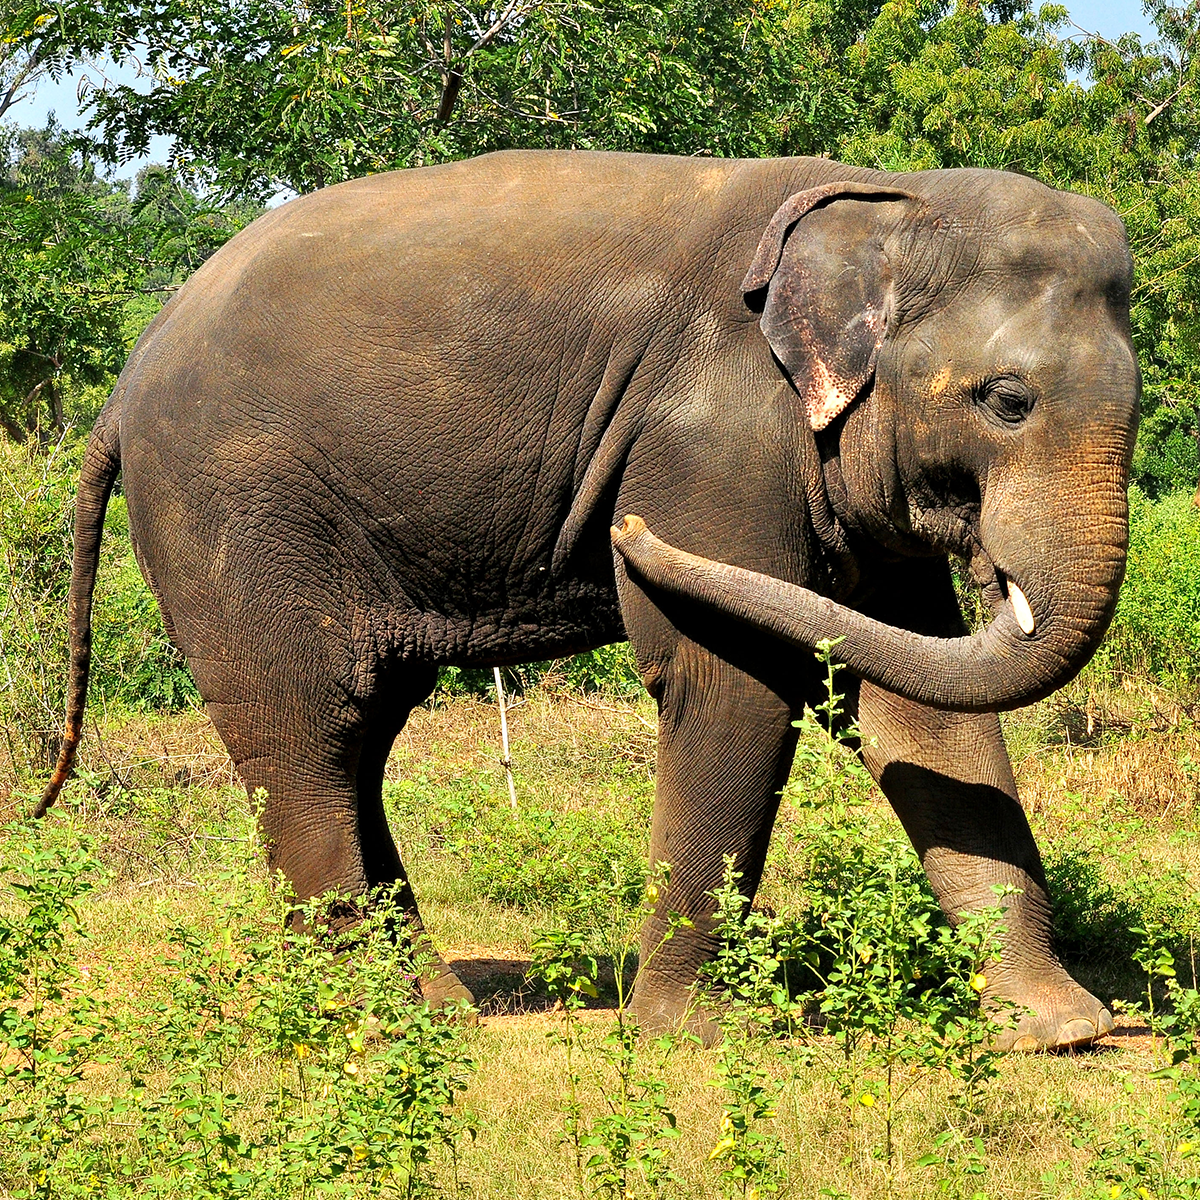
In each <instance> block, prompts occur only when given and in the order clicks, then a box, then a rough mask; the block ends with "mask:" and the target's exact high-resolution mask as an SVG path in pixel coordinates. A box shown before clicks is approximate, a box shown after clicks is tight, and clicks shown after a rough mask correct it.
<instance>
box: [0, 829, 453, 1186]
mask: <svg viewBox="0 0 1200 1200" xmlns="http://www.w3.org/2000/svg"><path fill="white" fill-rule="evenodd" d="M60 819H61V818H60ZM3 833H4V835H5V840H4V842H3V843H0V845H3V849H4V861H3V862H2V863H0V1121H3V1122H4V1125H5V1127H6V1128H7V1129H8V1130H9V1131H10V1132H11V1135H12V1136H10V1137H8V1138H6V1139H4V1140H3V1143H2V1144H0V1191H2V1192H3V1194H4V1195H6V1196H16V1197H29V1198H30V1200H32V1198H33V1197H39V1198H46V1200H49V1198H51V1197H60V1196H61V1197H66V1196H92V1195H106V1196H127V1195H133V1194H152V1195H159V1196H175V1195H186V1196H199V1197H212V1198H214V1200H215V1198H216V1197H223V1198H233V1197H246V1198H247V1200H249V1198H250V1197H264V1198H265V1197H272V1198H274V1197H305V1196H312V1195H324V1196H346V1197H351V1196H363V1195H379V1194H381V1193H384V1194H388V1195H393V1196H397V1197H405V1198H407V1197H414V1196H418V1195H424V1194H427V1193H429V1192H431V1191H433V1190H435V1188H434V1184H433V1181H432V1178H431V1176H432V1163H433V1161H434V1160H435V1159H437V1158H439V1157H445V1156H453V1154H454V1150H455V1146H456V1143H457V1141H458V1139H459V1138H460V1137H461V1136H462V1134H463V1133H464V1132H466V1130H467V1128H468V1126H467V1125H466V1124H465V1123H464V1121H463V1119H462V1117H461V1116H460V1115H459V1110H458V1108H457V1107H456V1102H457V1100H458V1097H459V1095H460V1093H461V1092H462V1091H463V1090H464V1089H465V1088H466V1084H467V1076H468V1074H469V1072H470V1070H471V1069H472V1067H473V1063H472V1061H471V1059H470V1058H469V1057H468V1055H467V1052H466V1047H465V1044H464V1042H463V1037H462V1033H461V1031H460V1029H459V1028H458V1027H456V1025H455V1024H454V1023H452V1022H448V1021H447V1020H446V1019H445V1018H444V1017H439V1016H437V1015H435V1014H433V1013H431V1012H430V1010H429V1008H428V1007H427V1006H426V1005H425V1004H424V1003H423V1002H422V1001H421V999H420V996H419V993H418V991H417V987H416V979H417V976H418V974H419V972H420V969H421V966H420V963H419V962H415V961H414V959H413V957H412V955H411V952H410V951H409V949H408V948H407V944H406V943H405V941H404V940H403V939H400V938H397V937H396V936H395V932H396V930H397V928H398V927H399V925H400V923H401V922H402V918H401V916H400V913H399V911H398V909H397V908H396V906H395V903H394V900H393V898H392V897H391V896H389V895H386V894H380V895H378V896H376V897H374V898H373V899H372V901H371V904H370V905H369V906H367V907H365V908H364V907H362V906H359V915H361V916H362V920H361V921H360V922H359V923H358V924H356V925H355V926H354V927H353V928H351V929H349V930H347V931H346V932H345V933H344V934H342V935H340V936H339V935H338V934H336V933H334V932H332V931H331V930H330V929H329V928H328V926H327V925H326V923H325V917H326V915H327V914H328V912H329V911H330V906H331V904H332V903H333V898H332V897H325V898H322V899H320V900H317V901H314V902H313V903H312V904H310V905H305V906H304V908H303V914H304V916H305V921H306V927H307V929H308V931H309V932H305V933H298V932H294V931H290V930H289V927H288V922H287V921H286V919H285V918H286V916H287V915H288V912H289V910H290V909H291V908H292V902H291V901H290V898H289V897H288V895H287V894H286V891H284V890H283V889H279V890H278V891H277V892H276V895H275V896H274V897H272V896H271V895H269V894H268V892H267V891H266V889H265V888H264V887H263V885H262V873H261V872H260V871H259V870H258V869H257V856H256V855H254V854H253V842H251V843H250V844H249V846H247V847H245V849H246V850H247V853H246V855H245V857H244V858H243V861H242V862H241V863H240V864H239V868H238V870H237V871H236V872H234V873H233V874H232V877H231V878H229V879H228V880H227V881H226V882H227V887H226V889H225V895H224V896H223V897H222V898H221V899H220V900H219V902H218V904H217V905H216V906H215V907H216V911H215V912H213V913H212V914H211V920H209V921H201V922H196V921H179V922H177V923H176V925H175V927H174V929H173V930H172V932H171V935H170V947H169V949H167V950H166V952H165V953H163V952H160V953H159V954H158V955H157V963H156V965H157V966H158V968H159V976H160V981H161V982H160V985H159V986H158V987H157V988H156V989H154V994H153V996H150V997H133V998H131V999H132V1003H131V1004H130V1005H128V1006H117V1005H114V1004H112V1003H111V1002H110V1001H109V1000H108V999H107V998H106V997H105V995H104V990H103V980H102V978H98V977H97V976H99V975H101V974H102V973H100V972H96V973H95V974H91V973H89V972H87V971H83V970H81V969H80V968H79V967H78V966H77V962H76V960H77V958H78V956H79V953H80V948H81V942H82V939H83V938H84V936H85V932H84V929H83V922H82V918H81V916H80V914H79V912H78V910H77V908H76V904H77V903H78V901H79V900H80V898H81V897H82V896H84V895H85V894H86V893H87V892H88V890H89V889H90V888H91V886H92V883H93V880H94V877H95V875H96V872H97V870H98V866H99V864H98V863H97V862H96V860H95V859H94V858H93V857H92V855H91V852H90V848H89V846H88V844H87V842H86V840H84V839H80V838H79V837H77V836H74V835H73V833H72V831H71V829H70V827H69V826H68V828H67V829H66V830H63V829H62V827H61V825H60V826H59V828H58V829H54V830H52V831H51V836H50V837H49V838H48V835H47V829H46V826H45V825H43V824H40V823H36V824H35V823H26V824H10V825H8V826H6V827H5V828H4V829H3ZM48 841H49V842H50V844H49V845H48V844H47V842H48ZM337 903H338V904H339V905H340V906H341V908H342V909H343V910H344V909H345V908H346V906H347V904H348V901H347V900H346V899H345V898H338V901H337ZM97 1065H99V1066H106V1067H108V1068H109V1074H110V1078H112V1080H113V1082H117V1083H118V1085H119V1086H120V1089H121V1090H120V1091H119V1093H118V1094H117V1095H115V1096H105V1095H102V1094H99V1093H98V1092H97V1091H96V1088H95V1085H94V1083H91V1082H90V1081H89V1069H90V1068H92V1067H94V1066H97ZM264 1072H265V1074H266V1077H267V1078H266V1080H265V1082H266V1085H267V1086H266V1088H265V1089H264V1087H263V1083H264V1080H263V1079H262V1075H263V1073H264ZM256 1073H257V1074H256ZM90 1074H91V1075H93V1076H94V1074H95V1072H94V1071H91V1072H90Z"/></svg>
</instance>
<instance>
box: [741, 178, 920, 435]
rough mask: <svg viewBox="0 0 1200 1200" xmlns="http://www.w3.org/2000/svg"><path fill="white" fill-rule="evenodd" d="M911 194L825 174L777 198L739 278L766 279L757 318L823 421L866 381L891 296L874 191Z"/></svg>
mask: <svg viewBox="0 0 1200 1200" xmlns="http://www.w3.org/2000/svg"><path fill="white" fill-rule="evenodd" d="M915 199H916V198H915V197H914V196H912V195H911V194H910V193H908V192H902V191H899V190H897V189H895V188H885V187H876V186H875V185H873V184H869V183H850V182H842V183H827V184H825V185H824V186H822V187H817V188H812V189H811V190H809V191H807V192H798V193H797V194H796V195H794V196H792V197H790V198H789V199H788V200H785V201H784V203H783V204H781V205H780V207H779V209H778V210H777V211H776V213H775V215H774V216H773V217H772V218H771V222H770V224H769V225H768V226H767V228H766V230H765V232H764V233H763V235H762V239H761V240H760V241H759V243H758V251H757V253H756V254H755V255H754V262H753V263H751V265H750V270H749V271H747V272H746V277H745V279H743V280H742V291H743V292H744V293H745V294H746V295H750V294H751V293H754V292H758V291H761V290H762V289H763V288H766V289H767V295H766V300H765V302H764V304H763V309H762V318H761V320H760V321H759V326H760V327H761V329H762V331H763V333H764V334H766V337H767V341H768V342H770V344H771V349H772V350H773V351H774V352H775V357H776V358H778V359H779V361H780V362H781V363H782V364H783V366H784V368H785V369H786V370H787V373H788V375H789V376H790V377H791V381H792V384H793V386H794V387H795V388H796V391H797V392H799V393H800V398H801V399H802V400H803V402H804V405H805V408H806V409H807V411H808V419H809V421H810V422H811V424H812V427H813V428H814V429H824V428H825V426H826V425H828V424H829V422H830V421H832V420H833V419H834V417H836V416H837V415H838V413H840V412H842V411H843V409H845V408H846V406H847V405H848V404H850V402H851V401H852V400H853V399H854V398H855V397H856V396H858V395H859V394H860V393H861V392H862V390H863V388H865V387H866V385H867V384H868V383H869V382H870V380H871V378H872V376H873V375H874V373H875V361H876V359H877V358H878V356H879V348H880V346H882V345H883V338H884V334H885V333H886V330H887V324H888V319H889V315H890V308H891V303H892V276H891V271H890V269H889V266H888V261H887V256H886V255H885V254H884V250H883V232H884V231H883V222H882V221H881V220H880V217H881V215H882V214H881V212H880V209H879V204H880V202H881V201H897V200H907V201H914V200H915Z"/></svg>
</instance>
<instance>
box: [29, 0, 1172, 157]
mask: <svg viewBox="0 0 1200 1200" xmlns="http://www.w3.org/2000/svg"><path fill="white" fill-rule="evenodd" d="M1063 2H1064V3H1065V4H1066V7H1067V10H1068V11H1069V12H1070V14H1071V17H1072V19H1073V20H1074V21H1075V22H1076V24H1078V25H1080V26H1082V27H1083V28H1084V29H1086V30H1088V32H1089V33H1099V34H1101V35H1102V36H1104V37H1109V38H1115V37H1117V36H1119V35H1120V34H1122V33H1128V32H1131V31H1132V32H1137V33H1140V34H1141V35H1142V36H1143V37H1144V38H1149V37H1151V36H1153V33H1154V30H1153V29H1152V28H1151V25H1150V22H1149V20H1148V19H1147V18H1146V16H1145V14H1144V13H1143V12H1142V6H1141V3H1140V0H1063ZM115 75H116V77H117V78H119V79H121V80H122V81H123V82H132V81H133V78H134V74H133V72H132V70H128V69H126V70H122V71H119V72H116V73H115ZM77 86H78V78H77V77H75V76H72V77H68V78H65V79H61V80H59V81H58V82H57V83H55V82H53V81H51V80H44V81H43V82H42V83H41V84H40V85H39V86H38V87H37V89H36V91H34V92H33V93H32V94H31V95H29V96H28V97H26V99H25V100H23V101H22V102H21V103H20V104H19V105H18V106H17V107H15V108H13V109H10V110H9V113H8V115H9V117H10V119H11V120H13V121H16V122H17V123H18V124H21V125H41V124H43V123H44V122H45V120H46V116H47V114H48V113H50V112H54V113H55V115H56V116H57V117H58V119H59V121H60V122H61V123H62V124H63V125H65V126H67V127H68V128H77V127H78V126H80V125H81V124H82V123H83V122H82V120H81V119H80V117H79V116H78V109H77V104H76V99H75V89H76V87H77ZM169 146H170V142H169V140H168V139H167V138H155V139H154V143H153V144H152V145H151V148H150V149H151V153H150V155H149V156H148V158H145V159H140V160H138V161H137V162H135V163H131V164H130V165H129V166H128V167H126V168H122V169H121V170H120V171H118V174H121V175H132V174H133V172H134V171H136V170H137V168H138V167H139V166H141V165H142V164H143V163H145V162H154V161H159V162H161V161H163V160H164V159H165V158H166V156H167V151H168V149H169Z"/></svg>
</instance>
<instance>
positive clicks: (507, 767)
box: [492, 667, 517, 812]
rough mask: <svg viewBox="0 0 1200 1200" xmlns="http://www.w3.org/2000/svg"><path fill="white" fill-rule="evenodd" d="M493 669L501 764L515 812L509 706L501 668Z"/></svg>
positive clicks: (515, 795) (515, 799)
mask: <svg viewBox="0 0 1200 1200" xmlns="http://www.w3.org/2000/svg"><path fill="white" fill-rule="evenodd" d="M492 671H493V672H494V674H495V676H496V700H497V701H498V702H499V704H500V743H501V745H502V746H503V747H504V757H503V758H502V759H501V760H500V765H501V766H502V767H503V768H504V775H505V777H506V778H507V779H508V802H509V804H511V805H512V810H513V812H516V811H517V785H516V784H515V783H513V773H512V755H510V754H509V752H508V706H507V705H506V704H505V702H504V684H503V683H502V682H501V680H500V668H499V667H493V668H492Z"/></svg>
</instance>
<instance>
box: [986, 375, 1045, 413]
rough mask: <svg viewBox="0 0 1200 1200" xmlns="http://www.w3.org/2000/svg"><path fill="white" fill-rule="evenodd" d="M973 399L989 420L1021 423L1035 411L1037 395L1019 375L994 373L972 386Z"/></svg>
mask: <svg viewBox="0 0 1200 1200" xmlns="http://www.w3.org/2000/svg"><path fill="white" fill-rule="evenodd" d="M971 400H972V401H973V402H974V403H975V404H976V405H977V406H978V407H979V408H980V409H982V410H983V414H984V416H986V417H987V418H988V419H989V420H992V421H998V422H1000V423H1002V424H1004V425H1020V424H1021V422H1022V421H1024V420H1025V418H1026V417H1028V416H1029V414H1030V413H1031V412H1033V406H1034V404H1035V403H1036V401H1037V396H1036V395H1035V394H1034V391H1033V388H1031V387H1030V386H1029V384H1028V383H1026V382H1025V380H1024V379H1022V378H1021V377H1020V376H1019V375H993V376H991V377H990V378H988V379H982V380H980V381H979V383H977V384H975V386H974V387H972V389H971Z"/></svg>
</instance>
